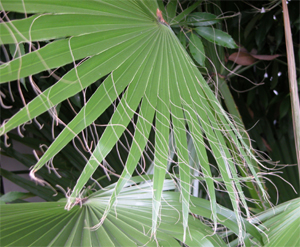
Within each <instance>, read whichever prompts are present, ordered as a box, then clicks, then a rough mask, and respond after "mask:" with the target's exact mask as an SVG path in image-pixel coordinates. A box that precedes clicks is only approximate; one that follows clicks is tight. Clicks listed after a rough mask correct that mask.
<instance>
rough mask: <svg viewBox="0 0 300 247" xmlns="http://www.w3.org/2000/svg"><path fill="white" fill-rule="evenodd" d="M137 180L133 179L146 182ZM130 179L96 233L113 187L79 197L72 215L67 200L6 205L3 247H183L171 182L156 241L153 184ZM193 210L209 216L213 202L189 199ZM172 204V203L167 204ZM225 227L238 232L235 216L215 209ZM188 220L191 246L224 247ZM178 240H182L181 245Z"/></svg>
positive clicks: (177, 202) (1, 215)
mask: <svg viewBox="0 0 300 247" xmlns="http://www.w3.org/2000/svg"><path fill="white" fill-rule="evenodd" d="M142 180H143V179H141V178H133V181H136V182H139V181H142ZM133 181H131V182H130V183H128V184H127V186H126V188H124V190H123V191H122V192H121V194H120V195H119V198H118V205H117V206H116V208H114V210H113V211H111V212H110V213H109V215H108V216H107V220H106V221H105V222H104V223H103V225H102V227H100V228H98V229H94V228H93V226H94V225H95V224H97V222H98V219H99V218H101V216H102V214H103V212H104V210H105V207H106V204H107V201H108V200H109V198H110V196H111V195H112V193H113V190H114V186H108V187H107V188H104V189H103V190H101V191H99V192H96V193H93V194H91V195H90V196H89V197H88V198H81V201H78V204H77V205H76V206H74V207H73V208H72V209H71V210H70V211H66V210H64V207H63V206H64V203H65V200H61V201H58V202H45V203H26V204H12V205H2V206H1V207H2V208H1V212H0V218H1V225H0V233H1V234H0V236H1V237H0V241H1V244H2V245H3V246H24V245H25V246H75V245H76V246H137V245H138V246H181V245H180V242H179V241H183V238H184V237H183V235H184V232H183V228H182V214H181V213H180V211H181V203H180V200H179V198H180V194H179V193H178V192H168V190H174V189H175V184H174V182H173V181H172V180H165V182H164V184H163V190H164V192H163V193H162V196H163V198H164V199H165V201H163V202H162V209H161V219H160V221H161V222H160V225H159V227H158V229H157V234H156V238H153V236H151V225H152V219H151V207H152V193H151V191H150V190H149V187H150V188H151V187H152V186H153V184H152V183H151V182H149V181H148V182H147V183H142V184H137V185H134V186H133V184H134V182H133ZM191 199H192V200H193V204H194V205H195V206H194V207H193V208H192V212H193V213H195V214H197V215H200V216H202V217H206V218H208V219H209V218H210V215H211V214H210V205H209V202H208V201H206V200H204V199H200V198H194V197H193V198H191ZM169 202H171V205H170V204H169ZM217 214H218V218H219V219H220V220H221V222H220V223H221V224H222V225H224V226H226V227H227V228H228V229H229V230H232V231H233V232H236V233H237V232H238V231H239V229H238V227H237V225H236V219H235V217H234V215H233V212H231V211H229V210H227V209H226V208H223V207H222V206H220V205H218V206H217ZM189 218H190V225H189V234H188V236H187V239H186V245H187V246H226V244H225V242H224V241H223V240H222V239H221V238H220V237H219V236H218V235H217V234H216V233H213V231H212V230H211V228H210V227H209V226H208V225H205V224H204V223H203V222H202V221H201V220H199V219H195V218H193V217H192V216H189ZM245 224H246V229H247V232H249V233H250V234H251V236H252V237H254V238H257V239H256V241H258V240H260V238H261V236H260V234H259V233H258V231H257V230H256V229H255V228H254V227H253V226H251V225H250V224H249V223H247V222H246V221H245ZM178 240H179V241H178Z"/></svg>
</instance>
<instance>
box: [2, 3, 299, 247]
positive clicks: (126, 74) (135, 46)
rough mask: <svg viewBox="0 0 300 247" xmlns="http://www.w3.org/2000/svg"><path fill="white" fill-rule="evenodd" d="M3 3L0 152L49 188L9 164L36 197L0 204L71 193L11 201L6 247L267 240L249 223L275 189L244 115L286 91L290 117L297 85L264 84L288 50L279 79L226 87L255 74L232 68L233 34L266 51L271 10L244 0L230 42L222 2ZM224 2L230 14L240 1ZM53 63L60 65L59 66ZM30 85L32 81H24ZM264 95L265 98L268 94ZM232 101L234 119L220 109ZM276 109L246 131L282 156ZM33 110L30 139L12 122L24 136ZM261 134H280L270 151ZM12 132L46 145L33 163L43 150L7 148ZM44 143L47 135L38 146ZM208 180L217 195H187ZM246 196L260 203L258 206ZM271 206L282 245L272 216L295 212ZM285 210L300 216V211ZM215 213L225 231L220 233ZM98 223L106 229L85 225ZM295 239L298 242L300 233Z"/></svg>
mask: <svg viewBox="0 0 300 247" xmlns="http://www.w3.org/2000/svg"><path fill="white" fill-rule="evenodd" d="M0 2H1V5H0V8H1V10H3V11H11V13H9V14H8V15H7V16H8V18H11V19H12V20H9V19H6V21H5V22H2V23H0V32H1V39H0V43H1V44H3V47H4V50H5V49H8V50H9V51H10V54H9V55H8V56H7V61H6V63H4V64H2V65H0V73H1V77H0V82H1V83H2V86H1V87H2V89H3V92H4V94H5V96H6V99H5V100H4V104H6V105H13V106H14V108H13V109H12V110H10V109H4V111H3V116H1V117H2V122H3V124H2V126H1V127H0V133H1V135H3V136H4V138H3V139H1V149H2V151H1V152H2V153H3V154H4V155H7V156H9V157H15V158H17V159H18V160H20V161H21V162H22V163H24V164H25V165H26V166H27V167H28V168H30V167H32V166H33V168H32V170H31V172H30V176H31V178H32V179H33V180H34V182H38V183H40V184H41V185H47V186H45V187H42V186H38V187H37V186H36V185H35V184H34V182H32V181H27V180H22V178H20V177H19V176H17V175H16V174H15V173H13V172H8V171H6V170H4V169H1V175H2V176H4V177H6V178H8V179H10V180H12V181H14V182H15V183H18V184H20V185H22V186H23V187H26V188H27V190H28V191H30V194H28V195H25V194H11V195H7V196H6V197H5V196H2V197H1V198H3V199H1V198H0V201H1V202H3V201H5V202H8V201H14V200H19V201H20V199H24V197H26V196H32V195H38V196H40V197H42V198H44V199H45V200H47V201H56V200H58V199H60V198H61V197H63V196H66V197H67V200H59V201H57V202H47V203H40V204H31V203H29V204H27V205H26V206H22V204H19V205H17V204H15V205H4V207H3V210H1V222H4V223H3V224H1V229H0V231H1V244H3V243H4V244H5V245H7V246H9V245H14V246H19V245H24V243H26V245H35V246H37V245H38V246H48V245H62V246H64V245H75V244H78V243H81V246H87V245H88V246H99V245H101V246H102V245H110V246H124V245H128V246H131V245H136V244H139V245H145V244H146V245H147V246H148V245H149V246H152V245H155V246H157V245H163V246H168V245H169V246H177V245H178V246H181V242H184V243H185V244H186V245H188V246H193V245H195V246H224V245H226V244H227V243H229V244H230V245H231V246H235V245H238V244H244V245H245V246H251V245H253V243H254V244H256V245H258V246H260V245H264V244H267V238H266V237H265V236H266V235H264V233H262V231H264V228H263V227H262V226H260V224H259V222H256V221H253V220H252V217H251V211H252V212H262V211H263V210H264V209H266V208H268V207H269V205H268V202H267V201H266V200H267V197H266V192H265V189H269V188H270V187H269V184H268V183H267V184H265V180H263V178H262V175H264V171H260V167H259V165H260V161H259V160H258V159H257V157H256V156H255V155H256V154H257V153H255V151H254V150H253V149H252V147H251V144H250V141H249V139H248V136H247V134H246V133H245V132H244V130H243V124H244V125H245V127H246V128H247V129H250V128H251V127H252V126H253V125H254V122H253V121H254V120H256V117H257V115H255V118H253V117H252V119H250V120H249V116H247V115H251V111H253V109H256V110H255V114H257V113H259V114H263V111H262V112H260V107H261V106H262V108H263V109H268V112H271V111H272V109H273V107H274V106H275V105H276V106H278V102H280V104H279V105H280V106H279V107H278V108H279V109H280V110H279V112H280V114H279V118H276V119H277V121H280V123H284V121H285V119H286V118H287V116H288V115H289V112H290V111H289V107H288V105H289V104H288V102H289V101H288V99H289V96H288V94H287V93H286V92H283V93H281V92H280V95H281V96H280V99H278V98H273V99H272V97H271V96H270V93H269V92H268V90H269V91H270V90H278V86H279V84H278V83H279V81H280V79H281V78H280V76H279V74H278V73H276V72H277V71H278V70H279V67H278V66H281V65H282V61H281V60H275V62H274V66H277V67H274V68H273V71H272V76H274V80H273V81H271V82H270V83H269V84H268V85H267V86H268V87H269V88H266V87H267V86H264V87H263V88H259V90H257V92H255V90H251V91H249V93H247V94H245V95H243V96H241V95H240V94H237V93H235V92H234V91H233V90H231V91H230V87H229V82H230V85H233V86H234V88H239V90H240V89H243V87H248V85H246V84H245V82H243V83H240V78H241V77H238V76H237V77H234V76H233V73H232V70H231V69H232V68H233V66H236V65H235V64H234V63H233V62H231V61H229V62H228V61H227V59H226V56H227V54H228V53H230V52H231V50H230V49H234V48H237V45H236V42H235V41H237V40H239V43H240V41H241V43H242V44H244V45H245V46H246V47H247V49H249V47H252V48H253V47H254V45H255V44H256V45H257V46H258V49H257V50H258V51H259V52H262V53H259V54H263V52H264V51H265V50H264V49H263V48H264V46H265V40H264V36H262V34H264V35H265V33H268V32H272V30H273V28H272V25H273V23H272V22H271V21H270V18H269V17H270V16H272V14H271V13H272V12H271V13H268V14H267V15H261V14H258V15H256V16H255V17H254V18H253V19H252V20H251V21H250V22H249V23H246V21H245V20H249V19H247V18H248V17H249V16H251V15H249V13H248V12H247V11H246V10H247V8H249V6H248V7H246V8H245V7H243V8H242V7H241V10H242V13H243V14H244V12H243V11H245V13H248V15H249V16H247V14H246V17H244V16H242V17H243V18H242V22H245V23H244V25H243V27H245V30H243V31H244V35H242V40H240V36H238V37H236V33H235V32H234V31H233V30H236V29H235V27H236V26H235V25H236V20H237V18H232V19H228V22H227V23H226V24H227V25H229V26H228V27H229V28H228V30H229V31H231V35H232V36H233V37H234V39H233V38H232V36H231V35H229V34H228V33H227V32H225V31H224V30H225V29H224V26H223V25H222V24H223V19H227V17H226V16H225V17H224V16H223V13H220V9H219V8H217V7H216V6H217V5H212V4H208V3H207V2H206V1H203V2H201V1H197V2H195V3H193V4H190V3H189V2H188V1H187V2H183V3H180V2H179V1H177V0H174V1H173V0H170V1H167V2H166V3H165V6H164V3H163V2H162V1H158V2H156V1H143V0H141V1H110V0H107V1H101V2H99V1H92V0H91V1H86V2H82V1H79V0H76V1H64V2H62V1H56V0H55V1H50V0H25V1H20V0H0ZM217 4H218V5H219V7H221V9H222V11H224V12H226V10H227V8H228V9H230V6H231V5H232V3H230V4H228V6H227V5H226V4H225V5H223V3H219V2H218V3H217ZM158 9H160V10H161V11H162V13H161V14H160V12H159V10H158ZM275 10H276V8H275ZM275 10H274V11H275ZM208 12H210V13H208ZM16 13H18V14H16ZM22 13H25V14H26V16H25V17H24V16H23V15H22ZM20 16H22V17H20ZM15 17H16V18H15ZM263 20H265V22H263ZM227 25H226V27H227ZM278 25H279V24H278ZM256 27H259V28H258V30H257V31H256V32H254V31H253V30H255V28H256ZM238 35H239V34H238ZM275 36H276V37H278V40H277V41H276V42H275V41H274V47H273V48H272V49H270V51H271V53H272V54H273V53H274V52H275V51H277V49H281V45H282V44H281V41H280V40H281V39H282V38H280V37H282V34H281V33H280V32H276V33H275ZM177 37H178V38H177ZM268 37H269V36H268ZM234 40H235V41H234ZM249 40H250V41H251V42H249ZM254 41H255V42H254ZM275 43H276V44H275ZM186 49H187V50H186ZM190 55H191V56H190ZM197 64H198V65H200V66H201V67H197ZM224 65H225V66H226V69H225V66H224ZM240 67H241V66H236V68H233V70H234V71H235V72H236V73H245V75H246V76H247V77H248V78H250V79H253V71H251V69H253V70H254V72H256V70H257V67H256V65H255V64H254V65H251V66H249V67H244V68H240ZM52 73H54V74H53V75H54V76H53V77H49V74H51V75H52ZM261 74H262V76H264V73H261ZM255 75H257V77H259V76H260V75H259V73H258V74H256V73H255ZM45 76H46V77H48V78H47V79H45V78H44V77H45ZM211 78H213V79H214V80H215V81H216V82H218V83H217V84H216V86H215V85H211V84H208V83H207V82H209V80H207V81H206V80H205V79H211ZM229 79H230V81H229ZM9 81H10V83H9V84H8V83H7V82H9ZM254 81H255V82H257V78H255V80H254ZM20 82H21V83H22V86H20V85H19V84H20ZM35 82H37V83H36V84H35ZM227 83H228V84H227ZM20 87H21V88H22V87H24V88H25V89H26V90H24V92H22V91H23V88H22V90H20ZM217 90H219V91H220V92H221V94H222V96H223V97H224V100H221V99H220V98H217V97H216V94H215V93H214V92H213V91H215V92H216V91H217ZM21 92H22V94H21V95H24V96H25V97H24V99H23V100H21V99H20V97H19V96H20V93H21ZM255 94H259V96H258V97H257V95H255ZM14 98H16V99H17V100H16V102H14ZM257 98H259V99H260V100H261V102H259V103H258V104H257V102H256V101H257ZM234 100H235V101H236V102H238V103H237V106H238V109H237V107H236V104H235V103H234ZM223 103H224V106H225V107H226V108H227V110H228V111H229V113H230V114H231V115H232V118H231V117H229V116H228V114H227V113H226V112H225V111H224V110H223V108H222V104H223ZM254 105H255V107H253V106H254ZM247 108H248V109H252V110H251V111H247V110H245V109H247ZM16 110H18V112H17V113H15V112H16ZM248 112H249V114H248ZM4 119H9V120H8V121H3V120H4ZM232 119H233V120H234V121H233V120H232ZM260 119H262V118H260ZM270 119H271V120H270ZM272 120H274V119H273V118H272V117H271V118H269V116H267V117H266V118H264V119H263V120H261V121H260V122H259V124H258V125H257V126H259V128H260V131H257V129H256V130H255V131H253V130H250V131H249V133H250V136H251V137H252V138H254V139H255V141H256V143H257V144H256V143H255V144H254V147H256V148H257V149H259V150H260V151H267V152H268V154H269V155H271V156H272V158H273V159H274V158H275V160H278V159H281V158H282V157H283V156H284V155H283V154H280V153H281V152H283V150H284V149H285V148H287V147H284V145H285V144H287V145H291V143H292V142H291V141H290V139H285V142H284V143H285V144H284V143H283V142H276V140H277V138H279V139H280V138H281V137H282V136H285V138H286V132H285V131H282V133H281V131H277V132H276V131H274V126H272V125H271V126H270V121H272ZM31 121H34V122H35V123H36V124H30V125H26V131H25V133H24V134H25V135H26V138H21V137H19V136H18V135H14V134H12V133H11V130H13V129H15V128H18V130H19V133H21V130H20V126H22V125H24V124H26V123H28V122H31ZM54 123H56V126H55V127H54ZM271 123H272V122H271ZM41 126H43V127H42V128H41V130H40V129H39V128H40V127H41ZM266 126H268V131H266ZM28 133H30V134H28ZM261 133H264V134H265V135H266V136H267V140H268V142H269V144H270V145H272V147H271V148H270V150H269V149H268V146H267V145H266V142H265V139H266V138H265V136H261ZM276 135H277V137H275V136H276ZM278 135H279V136H280V137H278ZM7 137H9V138H10V139H13V140H15V141H19V142H22V143H24V144H25V145H28V146H30V147H32V148H33V149H34V150H36V151H35V152H37V153H38V154H39V155H36V158H37V156H39V157H38V159H37V161H36V160H35V158H34V156H33V155H27V156H26V155H22V154H20V153H18V152H17V151H16V150H14V148H13V146H8V145H7ZM273 137H275V138H274V139H273V140H274V143H271V142H270V138H273ZM41 142H42V143H44V144H45V145H46V146H42V147H41V146H40V143H41ZM264 145H265V146H264ZM45 147H46V148H45ZM265 147H267V149H266V148H265ZM274 147H275V148H274ZM37 150H42V152H40V151H37ZM289 152H290V151H289ZM276 155H277V156H276ZM280 155H282V156H280ZM293 155H294V153H293V151H291V154H290V155H289V157H284V158H286V163H285V164H292V162H293V157H294V156H293ZM264 165H265V166H269V167H271V168H272V166H270V165H268V164H265V163H264ZM45 167H47V168H48V170H49V171H52V172H51V174H49V173H48V171H47V170H46V169H45ZM149 167H150V169H149ZM148 169H149V170H148ZM147 170H148V172H146V171H147ZM150 170H151V172H150ZM133 174H136V175H139V176H138V177H132V175H133ZM149 174H153V175H149ZM37 175H38V176H37ZM56 175H58V176H61V179H59V178H58V177H57V176H56ZM39 177H41V179H40V178H39ZM165 178H172V179H173V181H172V180H169V179H165ZM268 179H269V178H268ZM291 180H292V181H291V183H292V184H293V185H296V184H297V183H298V182H299V181H298V180H297V179H295V176H291ZM273 181H276V179H275V180H273ZM279 181H280V182H281V180H279ZM114 182H115V183H114ZM244 182H245V184H246V185H247V188H245V187H243V184H244ZM277 182H278V181H276V185H281V184H280V182H279V183H277ZM282 184H283V183H282ZM56 185H59V186H60V188H61V189H62V191H63V190H67V192H65V195H64V193H62V192H58V194H57V196H56V197H53V196H52V195H53V191H52V190H51V189H50V188H52V189H53V188H55V186H56ZM285 186H286V185H282V188H285ZM198 187H200V189H199V188H198ZM69 188H72V190H70V189H69ZM99 188H100V189H99ZM94 190H98V191H97V192H92V191H94ZM221 190H222V191H221ZM175 191H176V192H175ZM199 191H200V193H203V194H202V197H203V198H206V199H209V200H204V199H201V198H197V197H194V196H191V192H193V195H197V196H198V195H199ZM223 191H224V192H223ZM269 191H270V190H269ZM270 192H271V193H270V194H271V195H272V198H271V201H274V198H275V197H274V194H273V191H270ZM247 196H248V197H250V199H252V200H255V204H254V203H251V204H250V205H251V208H249V207H248V206H247V204H248V203H247ZM199 197H200V195H199ZM290 198H293V195H292V196H291V193H287V194H286V195H284V200H288V199H290ZM220 204H223V205H225V206H226V207H224V206H220ZM292 204H293V205H294V202H292ZM79 206H80V207H79ZM253 207H255V208H253ZM64 208H65V209H67V210H69V211H66V210H64ZM278 208H282V207H281V206H279V207H278ZM276 210H277V209H276ZM291 210H294V206H292V208H291ZM270 212H271V211H268V210H265V211H264V212H262V213H261V214H260V215H261V216H260V215H259V217H262V218H259V219H261V220H262V221H263V222H264V223H266V225H267V226H269V227H270V228H271V231H270V237H271V238H270V241H271V242H270V244H271V243H272V244H273V243H274V242H276V241H277V240H278V238H277V237H276V233H277V232H279V233H278V234H279V235H280V236H279V239H280V238H281V236H284V234H286V233H287V232H286V231H285V230H282V233H281V232H280V231H279V229H278V228H276V227H274V222H276V221H277V220H280V219H283V218H284V217H285V215H284V214H282V213H280V214H279V213H278V214H276V216H274V215H272V214H270ZM242 215H246V216H247V219H245V218H244V217H243V216H242ZM276 217H277V218H276ZM284 220H285V221H284V224H286V225H287V226H290V225H291V226H293V225H295V224H296V223H295V222H296V220H297V219H296V220H295V221H289V218H286V219H284ZM12 222H13V223H12ZM28 222H30V223H29V224H28ZM249 222H250V223H249ZM219 224H221V225H222V226H223V227H225V228H224V229H225V230H224V231H220V230H219ZM254 225H255V226H254ZM93 226H96V227H95V229H97V230H95V229H92V231H91V229H89V227H93ZM273 227H274V228H273ZM257 228H260V229H261V231H258V230H257ZM286 229H287V228H286ZM21 233H22V234H21ZM265 233H266V234H269V233H268V232H265ZM20 234H21V235H24V237H20ZM291 238H292V240H291V243H292V242H293V241H294V240H295V239H296V236H295V234H294V235H292V234H291Z"/></svg>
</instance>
